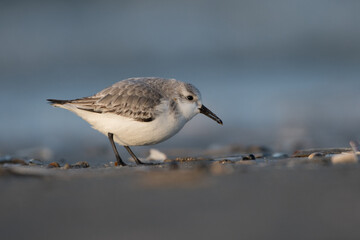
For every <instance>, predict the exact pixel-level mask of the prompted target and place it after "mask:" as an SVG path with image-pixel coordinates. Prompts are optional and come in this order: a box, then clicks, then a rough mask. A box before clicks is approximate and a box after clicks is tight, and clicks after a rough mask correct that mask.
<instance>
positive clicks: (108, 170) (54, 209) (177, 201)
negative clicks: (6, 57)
mask: <svg viewBox="0 0 360 240" xmlns="http://www.w3.org/2000/svg"><path fill="white" fill-rule="evenodd" d="M178 160H179V159H178ZM186 160H187V161H186ZM194 160H195V161H194ZM0 179H1V181H0V189H1V198H0V204H1V214H0V232H1V239H359V238H360V228H359V226H358V225H359V222H360V204H359V203H360V165H359V164H358V163H353V164H336V165H334V164H331V162H329V161H328V159H325V158H321V159H318V160H316V161H314V160H309V159H308V158H307V157H298V158H282V159H264V158H259V159H256V160H250V161H243V160H241V158H240V157H228V158H226V157H222V158H219V159H216V161H213V160H205V159H204V160H198V161H197V160H196V159H184V161H176V162H168V163H164V164H161V165H160V166H145V167H98V168H91V167H90V168H79V169H68V170H65V169H59V168H46V167H44V166H20V165H11V164H3V165H2V166H1V167H0Z"/></svg>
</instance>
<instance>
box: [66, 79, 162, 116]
mask: <svg viewBox="0 0 360 240" xmlns="http://www.w3.org/2000/svg"><path fill="white" fill-rule="evenodd" d="M162 98H163V96H162V95H161V94H160V93H159V92H158V91H157V90H156V89H154V88H152V87H150V86H149V85H148V84H146V83H144V82H133V81H121V82H119V83H117V84H114V85H113V86H111V87H109V88H106V89H104V90H102V91H101V92H99V93H97V94H95V95H94V96H92V97H87V98H82V99H76V100H73V101H72V102H71V104H73V105H75V106H76V107H77V108H79V109H82V110H87V111H92V112H97V113H110V112H111V113H115V114H118V115H120V116H124V117H128V118H132V119H134V120H136V121H142V122H150V121H152V120H154V118H155V116H156V115H157V114H159V113H158V112H157V111H156V106H158V105H159V104H160V103H161V100H162Z"/></svg>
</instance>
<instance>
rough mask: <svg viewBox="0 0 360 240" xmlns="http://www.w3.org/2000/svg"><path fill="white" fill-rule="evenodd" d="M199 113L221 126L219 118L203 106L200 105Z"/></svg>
mask: <svg viewBox="0 0 360 240" xmlns="http://www.w3.org/2000/svg"><path fill="white" fill-rule="evenodd" d="M199 110H200V113H202V114H204V115H206V116H208V117H209V118H211V119H212V120H214V121H216V122H217V123H218V124H221V125H223V122H222V121H221V119H220V118H218V116H216V114H215V113H213V112H212V111H210V110H209V109H208V108H207V107H205V106H204V105H201V108H199Z"/></svg>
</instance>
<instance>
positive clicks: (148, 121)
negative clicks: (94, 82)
mask: <svg viewBox="0 0 360 240" xmlns="http://www.w3.org/2000/svg"><path fill="white" fill-rule="evenodd" d="M48 101H49V102H50V103H51V104H52V105H53V106H55V107H60V108H64V109H67V110H70V111H72V112H74V113H76V114H77V115H78V116H80V117H81V118H83V119H84V120H85V121H87V122H88V123H90V125H91V126H92V127H93V128H94V129H96V130H98V131H99V132H101V133H103V134H105V135H106V136H108V138H109V140H110V143H111V146H112V148H113V151H114V153H115V156H116V160H117V164H118V165H122V166H125V165H126V163H125V162H124V161H123V160H122V159H121V158H120V155H119V153H118V151H117V149H116V146H115V143H114V140H115V142H117V143H118V144H120V145H122V146H124V147H125V149H126V150H127V151H128V152H129V154H130V155H131V156H132V157H133V158H134V160H135V162H136V163H137V164H144V163H143V162H141V161H140V160H139V159H138V158H137V157H136V156H135V154H134V153H133V152H132V151H131V149H130V148H129V146H143V145H151V144H156V143H159V142H162V141H164V140H166V139H168V138H170V137H172V136H173V135H175V134H176V133H177V132H179V131H180V129H181V128H182V127H183V126H184V125H185V123H187V122H188V121H189V120H190V119H192V118H193V117H194V116H195V115H196V114H198V113H202V114H205V115H206V116H208V117H209V118H211V119H213V120H215V121H216V122H217V123H219V124H222V121H221V119H220V118H218V117H217V116H216V115H215V114H214V113H213V112H211V111H210V110H209V109H208V108H206V107H205V106H204V105H203V104H202V102H201V95H200V92H199V90H198V89H197V88H196V87H194V86H193V85H192V84H190V83H184V82H180V81H177V80H175V79H164V78H153V77H145V78H129V79H125V80H122V81H119V82H117V83H115V84H114V85H112V86H110V87H108V88H105V89H104V90H102V91H100V92H98V93H96V94H95V95H93V96H90V97H84V98H78V99H74V100H56V99H48Z"/></svg>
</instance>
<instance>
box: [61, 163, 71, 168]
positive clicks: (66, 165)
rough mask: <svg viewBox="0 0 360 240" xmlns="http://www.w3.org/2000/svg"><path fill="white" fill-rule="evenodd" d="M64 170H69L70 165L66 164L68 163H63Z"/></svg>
mask: <svg viewBox="0 0 360 240" xmlns="http://www.w3.org/2000/svg"><path fill="white" fill-rule="evenodd" d="M63 168H64V169H70V168H71V166H70V164H68V163H65V165H64V167H63Z"/></svg>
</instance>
